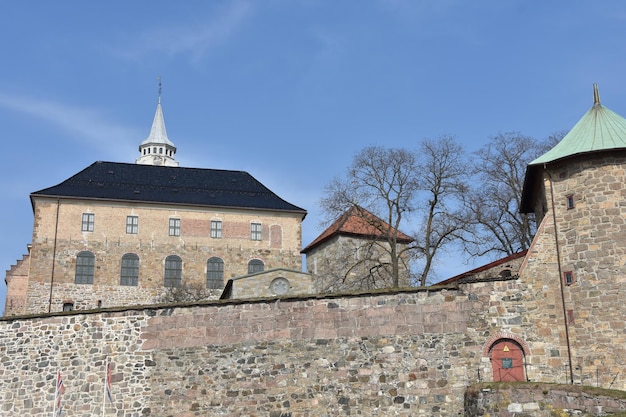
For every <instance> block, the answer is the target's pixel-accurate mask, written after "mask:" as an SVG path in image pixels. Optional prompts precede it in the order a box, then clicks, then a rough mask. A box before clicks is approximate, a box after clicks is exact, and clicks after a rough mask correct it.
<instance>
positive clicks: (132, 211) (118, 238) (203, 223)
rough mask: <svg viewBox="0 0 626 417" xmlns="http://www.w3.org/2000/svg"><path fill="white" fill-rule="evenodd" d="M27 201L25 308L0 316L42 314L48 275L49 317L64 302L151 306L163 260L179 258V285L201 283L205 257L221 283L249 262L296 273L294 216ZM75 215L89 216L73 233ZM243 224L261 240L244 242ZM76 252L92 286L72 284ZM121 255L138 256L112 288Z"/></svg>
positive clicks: (298, 232)
mask: <svg viewBox="0 0 626 417" xmlns="http://www.w3.org/2000/svg"><path fill="white" fill-rule="evenodd" d="M33 201H34V213H35V224H34V228H33V229H34V231H33V241H32V249H31V251H30V270H29V275H30V276H29V281H28V302H27V307H26V309H24V308H23V306H22V307H17V305H16V306H15V307H9V308H7V311H6V312H5V314H7V315H10V314H19V313H37V312H45V311H48V304H49V299H50V287H51V277H53V278H52V279H53V291H52V302H51V311H60V310H61V309H62V306H63V303H65V302H73V303H74V304H75V307H76V308H97V307H98V306H102V307H107V306H116V305H137V304H151V303H154V302H155V301H156V300H158V298H159V297H160V296H161V295H162V293H163V291H164V262H165V258H166V257H167V256H169V255H176V256H179V257H180V258H181V259H182V281H183V282H184V283H189V284H192V283H195V284H200V285H202V284H203V283H205V282H206V277H207V261H208V259H209V258H212V257H218V258H221V259H222V260H223V261H224V281H226V280H228V279H229V278H233V277H238V276H242V275H246V274H247V273H248V262H249V261H250V260H253V259H256V260H260V261H262V262H263V264H264V269H272V268H278V267H281V268H287V269H293V270H296V271H300V270H302V258H301V255H300V253H299V251H300V249H301V240H302V229H301V222H302V219H301V217H302V216H301V215H300V214H297V213H296V214H294V213H278V212H269V211H268V212H263V211H260V210H259V211H254V212H253V211H246V210H236V209H223V210H211V209H207V208H206V207H198V208H194V207H184V206H167V205H157V204H139V203H127V204H124V203H116V202H110V201H103V202H98V201H85V200H83V201H81V200H68V199H60V200H59V202H58V203H57V201H56V200H54V199H50V198H41V197H38V198H35V199H34V200H33ZM57 210H58V215H57ZM83 213H91V214H93V215H94V219H95V222H94V227H93V231H89V232H85V231H81V222H82V214H83ZM127 216H137V217H138V232H137V233H136V234H128V233H126V218H127ZM171 218H175V219H180V235H179V236H170V235H169V219H171ZM211 220H219V221H221V222H222V237H221V238H219V239H215V238H211V237H210V232H211V230H210V227H211ZM251 223H258V224H261V230H262V237H261V240H251V237H250V224H251ZM81 251H89V252H91V253H93V254H94V256H95V273H94V278H93V285H89V284H80V285H77V284H74V282H75V273H76V256H77V254H78V253H79V252H81ZM128 253H132V254H136V255H137V256H138V257H139V280H138V281H139V282H138V286H135V287H132V286H124V285H120V270H121V259H122V256H123V255H125V254H128ZM53 256H54V257H55V262H54V263H53V262H52V259H53ZM53 268H54V273H53ZM87 289H88V291H86V290H87ZM219 294H220V292H219V291H217V292H216V293H215V296H216V297H219Z"/></svg>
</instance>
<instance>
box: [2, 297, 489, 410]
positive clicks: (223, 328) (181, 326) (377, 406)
mask: <svg viewBox="0 0 626 417" xmlns="http://www.w3.org/2000/svg"><path fill="white" fill-rule="evenodd" d="M480 308H482V306H481V303H480V302H479V301H478V300H476V301H471V300H469V298H468V295H467V294H466V293H464V292H463V291H459V290H458V289H455V288H452V287H449V288H438V289H431V290H428V291H426V290H421V291H411V292H406V293H403V292H398V293H388V294H378V295H372V294H370V295H362V296H352V297H342V298H340V297H336V298H334V297H331V298H303V299H275V300H266V301H259V302H255V303H243V302H228V303H221V302H216V303H213V304H206V305H195V306H186V307H185V306H164V307H162V308H146V309H129V310H120V311H104V312H98V311H96V312H92V313H89V312H83V313H78V312H72V313H60V314H58V315H57V316H43V317H32V318H5V319H3V320H2V321H0V341H1V342H0V343H1V346H0V347H1V350H0V351H1V352H2V353H1V354H0V362H2V364H3V366H2V370H1V371H0V384H1V386H0V388H1V389H0V404H1V405H0V411H2V413H3V415H29V416H47V415H50V412H51V409H52V401H53V396H54V378H55V374H56V371H57V370H61V372H62V373H63V376H64V381H65V387H66V392H65V394H64V395H63V406H64V415H67V416H85V417H86V416H92V415H100V414H101V407H102V401H101V400H102V393H103V391H102V388H103V385H102V384H103V377H104V361H105V357H106V356H107V355H108V356H109V357H110V358H111V360H112V362H113V395H114V405H113V406H109V407H108V409H107V411H106V413H105V415H117V416H170V415H171V416H218V415H238V416H246V415H250V416H252V415H257V416H293V417H295V416H334V415H349V414H361V415H380V416H383V415H385V416H387V415H404V416H413V415H428V416H432V415H441V416H450V415H459V414H461V413H462V408H463V392H464V390H465V387H466V386H468V385H469V384H470V383H474V382H477V378H478V376H477V375H478V372H477V371H478V367H479V366H482V365H481V363H482V362H481V357H482V343H481V340H476V339H475V338H474V337H473V336H472V335H478V334H481V333H483V332H484V331H485V330H486V329H482V331H478V329H473V328H472V327H473V326H474V325H475V324H476V323H472V321H473V320H472V319H471V317H472V316H473V313H472V312H473V311H476V310H478V309H480ZM481 339H482V336H481Z"/></svg>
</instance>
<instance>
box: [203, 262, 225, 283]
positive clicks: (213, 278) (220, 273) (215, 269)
mask: <svg viewBox="0 0 626 417" xmlns="http://www.w3.org/2000/svg"><path fill="white" fill-rule="evenodd" d="M206 287H207V288H208V289H211V290H219V289H222V288H224V260H223V259H222V258H219V257H217V256H213V257H211V258H209V259H207V261H206Z"/></svg>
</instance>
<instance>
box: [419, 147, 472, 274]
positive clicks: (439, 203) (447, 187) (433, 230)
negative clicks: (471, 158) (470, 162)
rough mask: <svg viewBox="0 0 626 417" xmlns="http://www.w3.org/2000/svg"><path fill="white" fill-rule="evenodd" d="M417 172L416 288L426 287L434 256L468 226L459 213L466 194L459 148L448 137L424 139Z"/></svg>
mask: <svg viewBox="0 0 626 417" xmlns="http://www.w3.org/2000/svg"><path fill="white" fill-rule="evenodd" d="M419 151H420V163H419V171H418V175H417V178H418V182H419V188H420V189H421V190H422V192H421V197H422V198H421V199H420V203H419V204H418V205H417V207H418V211H419V212H420V213H421V222H420V228H419V230H418V231H417V233H415V244H414V247H415V249H416V250H417V253H416V255H417V257H418V261H421V262H419V263H420V264H421V267H420V268H419V270H418V272H417V282H418V284H419V285H421V286H423V285H426V284H427V282H428V277H429V275H430V274H431V271H432V267H433V262H434V261H435V259H436V256H437V254H438V252H439V251H440V250H441V249H443V248H445V247H446V245H448V244H449V243H451V242H452V241H453V240H455V239H456V238H459V237H461V236H463V235H464V233H465V230H466V228H467V225H468V219H467V214H466V212H465V211H464V209H463V205H462V199H463V197H462V196H463V194H464V193H465V192H466V191H467V164H466V162H465V160H464V152H463V149H462V147H461V146H460V145H459V144H458V143H457V142H456V140H455V138H454V137H452V136H441V137H439V138H437V139H425V140H424V141H422V143H421V144H420V149H419Z"/></svg>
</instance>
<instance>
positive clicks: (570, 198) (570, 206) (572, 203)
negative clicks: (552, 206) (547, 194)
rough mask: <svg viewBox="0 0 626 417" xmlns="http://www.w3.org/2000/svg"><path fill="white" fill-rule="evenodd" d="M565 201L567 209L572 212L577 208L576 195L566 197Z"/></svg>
mask: <svg viewBox="0 0 626 417" xmlns="http://www.w3.org/2000/svg"><path fill="white" fill-rule="evenodd" d="M565 201H566V203H565V204H566V205H567V209H568V210H571V209H573V208H576V202H575V201H574V194H568V195H566V196H565Z"/></svg>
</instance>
